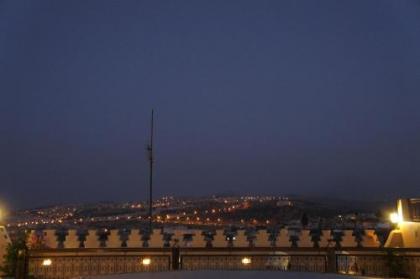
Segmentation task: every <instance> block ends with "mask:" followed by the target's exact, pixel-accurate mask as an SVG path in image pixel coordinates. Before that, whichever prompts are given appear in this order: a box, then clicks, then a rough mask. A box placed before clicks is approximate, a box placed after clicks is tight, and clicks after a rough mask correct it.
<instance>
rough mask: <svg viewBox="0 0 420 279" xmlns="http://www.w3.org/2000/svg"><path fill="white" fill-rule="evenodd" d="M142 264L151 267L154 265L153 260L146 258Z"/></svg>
mask: <svg viewBox="0 0 420 279" xmlns="http://www.w3.org/2000/svg"><path fill="white" fill-rule="evenodd" d="M141 263H142V264H143V265H150V264H151V263H152V260H151V259H150V258H144V259H143V260H142V261H141Z"/></svg>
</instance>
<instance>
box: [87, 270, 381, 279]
mask: <svg viewBox="0 0 420 279" xmlns="http://www.w3.org/2000/svg"><path fill="white" fill-rule="evenodd" d="M92 278H96V279H99V278H103V279H225V278H226V279H340V278H341V279H355V278H363V279H368V278H374V277H361V276H349V275H338V274H329V273H308V272H281V271H223V270H220V271H217V270H211V271H210V270H203V271H171V272H150V273H149V272H145V273H135V274H119V275H110V276H101V277H92Z"/></svg>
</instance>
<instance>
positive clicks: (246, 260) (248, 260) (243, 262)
mask: <svg viewBox="0 0 420 279" xmlns="http://www.w3.org/2000/svg"><path fill="white" fill-rule="evenodd" d="M250 263H251V259H250V258H246V257H245V258H242V264H243V265H247V264H250Z"/></svg>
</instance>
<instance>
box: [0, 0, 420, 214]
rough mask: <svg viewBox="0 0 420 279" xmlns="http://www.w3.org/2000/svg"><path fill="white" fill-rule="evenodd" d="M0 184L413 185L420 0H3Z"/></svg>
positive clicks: (271, 190)
mask: <svg viewBox="0 0 420 279" xmlns="http://www.w3.org/2000/svg"><path fill="white" fill-rule="evenodd" d="M0 94H1V99H0V133H1V137H0V200H3V201H4V202H5V203H7V204H8V205H9V206H10V207H32V206H40V205H47V204H54V203H70V202H90V201H101V200H113V201H122V200H140V199H145V198H147V183H148V180H147V178H148V169H147V156H146V154H145V145H146V143H147V138H148V129H149V118H150V111H151V109H152V108H154V109H155V110H156V142H155V144H156V173H155V186H156V196H161V195H177V196H185V195H188V196H189V195H193V196H199V195H207V194H218V193H239V194H247V193H249V194H252V193H259V194H276V195H277V194H297V195H309V196H311V195H312V196H315V195H316V196H329V197H334V198H345V199H359V200H361V199H365V200H366V199H375V200H381V199H392V198H396V197H398V196H420V1H416V0H413V1H403V0H399V1H395V0H389V1H388V0H377V1H374V0H371V1H366V0H359V1H356V0H351V1H336V0H333V1H313V0H308V1H294V0H293V1H292V0H291V1H277V0H273V1H264V0H263V1H257V0H254V1H242V0H241V1H239V0H238V1H226V0H222V1H196V0H192V1H184V0H180V1H102V0H101V1H75V0H72V1H56V0H52V1H14V0H10V1H6V0H0Z"/></svg>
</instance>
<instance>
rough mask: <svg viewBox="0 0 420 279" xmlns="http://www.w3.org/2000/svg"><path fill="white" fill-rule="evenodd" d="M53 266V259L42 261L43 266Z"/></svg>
mask: <svg viewBox="0 0 420 279" xmlns="http://www.w3.org/2000/svg"><path fill="white" fill-rule="evenodd" d="M51 264H52V260H51V259H45V260H43V261H42V266H50V265H51Z"/></svg>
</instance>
